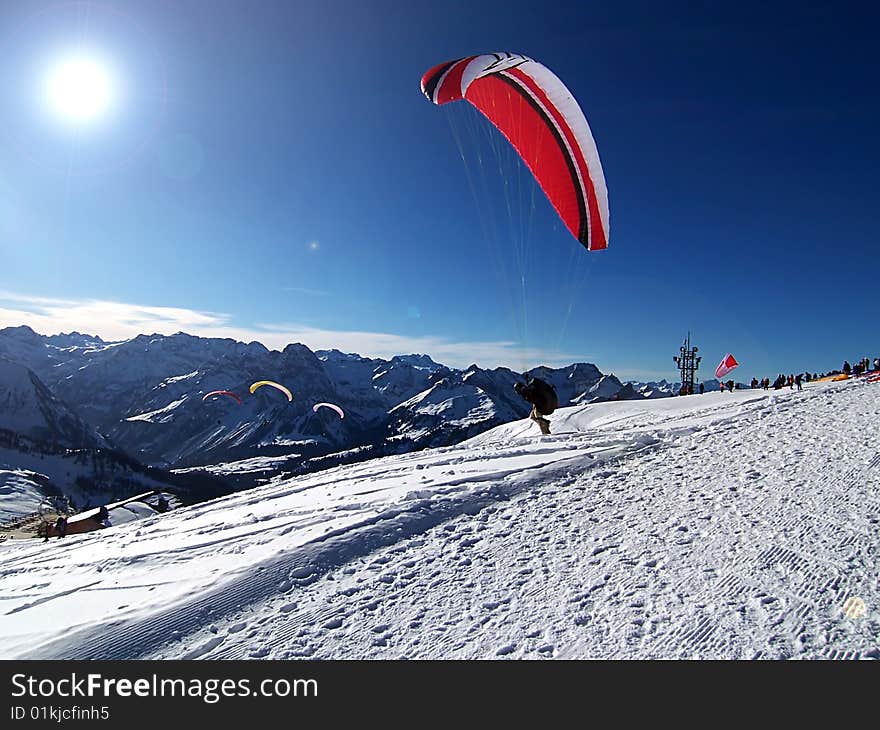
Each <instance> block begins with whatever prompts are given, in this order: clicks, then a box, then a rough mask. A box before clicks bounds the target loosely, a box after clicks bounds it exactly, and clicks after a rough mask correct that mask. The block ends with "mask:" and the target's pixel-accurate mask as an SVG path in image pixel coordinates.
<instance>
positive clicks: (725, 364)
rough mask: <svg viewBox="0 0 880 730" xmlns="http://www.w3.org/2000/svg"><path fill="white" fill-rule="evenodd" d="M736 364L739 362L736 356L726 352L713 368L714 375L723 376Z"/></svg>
mask: <svg viewBox="0 0 880 730" xmlns="http://www.w3.org/2000/svg"><path fill="white" fill-rule="evenodd" d="M737 366H739V363H738V362H737V361H736V358H735V357H734V356H733V355H731V354H730V353H729V352H728V353H727V354H726V355H725V356H724V357H723V358H721V362H720V363H719V364H718V367H717V368H715V377H716V378H723V377H724V376H725V375H727V373H729V372H730V371H731V370H733V369H734V368H736V367H737Z"/></svg>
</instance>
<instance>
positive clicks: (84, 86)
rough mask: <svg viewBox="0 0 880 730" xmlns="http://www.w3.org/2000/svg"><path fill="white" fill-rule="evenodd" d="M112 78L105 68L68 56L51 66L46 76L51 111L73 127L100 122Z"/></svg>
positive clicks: (87, 58)
mask: <svg viewBox="0 0 880 730" xmlns="http://www.w3.org/2000/svg"><path fill="white" fill-rule="evenodd" d="M113 91H114V89H113V78H112V75H111V73H110V70H109V69H108V68H107V66H106V65H105V64H103V63H102V62H101V61H99V60H98V59H96V58H93V57H90V56H82V55H81V56H71V57H68V58H65V59H62V60H60V61H58V62H57V63H55V64H54V65H53V66H52V67H51V68H50V69H49V72H48V74H47V76H46V97H47V101H48V103H49V107H50V108H51V110H52V111H53V112H54V113H55V114H56V115H58V116H59V117H61V118H62V119H64V120H65V121H68V122H73V123H77V124H82V123H87V122H92V121H95V120H97V119H100V118H101V117H102V116H103V115H105V114H106V113H107V111H108V110H109V108H110V106H111V104H112V101H113Z"/></svg>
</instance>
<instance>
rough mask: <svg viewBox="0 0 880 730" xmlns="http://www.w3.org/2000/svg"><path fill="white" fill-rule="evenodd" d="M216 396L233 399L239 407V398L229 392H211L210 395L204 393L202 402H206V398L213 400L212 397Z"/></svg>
mask: <svg viewBox="0 0 880 730" xmlns="http://www.w3.org/2000/svg"><path fill="white" fill-rule="evenodd" d="M218 395H225V396H228V397H229V398H235V400H236V402H237V403H238V405H241V398H239V397H238V396H237V395H236V394H235V393H233V392H232V391H229V390H212V391H211V392H210V393H205V395H203V396H202V401H206V400H208V398H213V397H214V396H218Z"/></svg>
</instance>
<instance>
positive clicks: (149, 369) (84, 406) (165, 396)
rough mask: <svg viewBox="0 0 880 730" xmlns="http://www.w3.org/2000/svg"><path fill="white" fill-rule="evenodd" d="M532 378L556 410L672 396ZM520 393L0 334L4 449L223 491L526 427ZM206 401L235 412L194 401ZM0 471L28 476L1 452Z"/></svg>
mask: <svg viewBox="0 0 880 730" xmlns="http://www.w3.org/2000/svg"><path fill="white" fill-rule="evenodd" d="M531 373H532V374H533V375H536V376H538V377H541V378H543V379H545V380H547V381H548V382H550V383H552V384H553V385H554V387H555V388H556V390H557V392H558V394H559V400H560V406H561V407H565V406H568V405H581V404H586V403H596V402H603V401H609V400H641V399H644V398H656V397H663V396H668V395H671V394H672V393H673V390H672V388H671V387H670V386H669V384H668V383H666V382H665V381H663V382H662V383H660V384H653V383H652V384H646V385H642V384H633V383H626V384H624V383H621V381H620V380H618V379H617V378H616V377H615V376H614V375H606V374H603V373H602V372H601V371H600V370H599V369H598V368H597V367H596V366H595V365H592V364H587V363H575V364H573V365H569V366H568V367H564V368H548V367H543V366H542V367H537V368H535V369H533V370H532V371H531ZM262 379H268V380H273V381H277V382H279V383H283V384H285V385H286V386H287V387H289V388H290V389H291V390H292V391H293V394H294V398H293V401H292V402H288V401H287V399H286V398H285V397H284V396H283V395H282V394H281V393H280V392H278V391H277V390H275V389H273V388H262V389H259V390H257V391H256V392H255V393H254V394H250V393H249V390H248V389H249V386H250V385H251V384H252V383H253V382H255V381H257V380H262ZM521 380H522V376H521V375H520V374H517V373H514V372H513V371H511V370H509V369H508V368H503V367H499V368H495V369H491V370H488V369H483V368H480V367H478V366H477V365H476V364H474V365H471V366H470V367H468V368H466V369H464V370H459V369H454V368H449V367H446V366H444V365H441V364H439V363H437V362H435V361H434V360H432V359H431V358H430V357H429V356H428V355H423V354H422V355H400V356H397V357H393V358H391V359H390V360H385V359H381V358H368V357H362V356H360V355H356V354H347V353H342V352H339V351H338V350H321V351H317V352H313V351H312V350H310V349H309V348H308V347H306V346H305V345H302V344H290V345H288V346H287V347H285V348H284V349H283V350H282V351H280V352H279V351H274V350H269V349H267V348H266V347H264V346H263V345H262V344H260V343H258V342H251V343H243V342H236V341H234V340H231V339H208V338H202V337H195V336H192V335H187V334H184V333H178V334H175V335H171V336H165V335H139V336H138V337H134V338H132V339H130V340H126V341H121V342H105V341H103V340H101V339H100V338H99V337H94V336H90V335H84V334H80V333H77V332H73V333H70V334H66V335H54V336H44V335H40V334H37V333H36V332H34V331H33V330H31V329H30V328H28V327H25V326H22V327H10V328H6V329H3V330H0V429H2V430H4V431H6V432H8V434H11V435H10V436H9V438H7V441H9V440H10V439H12V438H13V437H14V436H16V437H19V436H20V437H22V438H25V439H27V440H28V441H29V443H31V445H32V446H33V444H44V445H47V448H48V450H49V451H50V452H51V453H53V454H54V455H58V454H59V453H61V452H63V451H64V450H65V449H82V448H91V449H103V450H105V451H108V452H119V453H124V454H126V455H128V456H130V457H131V458H132V459H134V460H136V461H137V462H139V463H142V464H147V465H151V466H153V467H160V468H162V469H171V468H174V469H178V470H184V469H185V470H187V473H189V474H192V468H193V467H210V472H211V473H212V474H214V475H215V476H217V477H220V478H225V479H226V481H227V483H228V484H229V485H230V488H235V489H240V488H244V487H247V486H252V485H254V484H259V483H264V482H265V481H266V480H267V479H268V478H270V477H271V476H273V475H276V474H285V473H286V474H289V475H292V474H297V473H305V472H311V471H315V470H318V469H322V468H327V467H329V466H334V465H336V464H340V463H348V462H354V461H362V460H364V459H366V458H372V457H376V456H382V455H388V454H394V453H405V452H408V451H413V450H417V449H421V448H425V447H430V446H449V445H452V444H455V443H458V442H460V441H462V440H464V439H466V438H470V437H472V436H475V435H477V434H479V433H482V432H483V431H486V430H488V429H490V428H492V427H494V426H497V425H499V424H502V423H507V422H510V421H513V420H517V419H519V418H522V417H524V416H525V415H527V414H528V412H529V409H530V405H529V404H528V403H526V402H525V401H524V400H522V399H521V398H520V397H519V396H518V395H517V394H516V392H515V391H514V390H513V385H514V383H515V382H517V381H521ZM214 390H225V391H230V392H233V393H235V394H237V395H239V396H240V397H241V399H242V402H241V404H239V403H238V402H236V400H234V399H232V398H227V397H218V398H214V399H208V400H203V396H204V395H205V394H207V393H209V392H211V391H214ZM319 402H329V403H335V404H337V405H339V406H340V407H341V408H342V409H343V411H344V412H345V417H344V418H339V416H338V415H337V414H336V413H334V412H333V411H332V410H330V409H319V410H318V411H317V412H315V411H314V410H313V406H314V405H315V404H316V403H319ZM24 462H28V463H24ZM0 467H6V468H9V469H19V468H28V469H30V468H33V465H32V464H30V462H29V461H28V460H27V459H15V458H12V457H9V455H8V453H7V458H6V459H5V461H4V462H3V463H0ZM80 476H81V475H80ZM59 486H60V487H61V488H64V486H65V485H59Z"/></svg>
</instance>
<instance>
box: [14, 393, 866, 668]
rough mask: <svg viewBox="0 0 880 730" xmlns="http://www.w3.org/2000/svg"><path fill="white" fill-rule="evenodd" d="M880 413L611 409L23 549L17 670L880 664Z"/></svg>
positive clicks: (714, 401) (770, 400) (855, 407)
mask: <svg viewBox="0 0 880 730" xmlns="http://www.w3.org/2000/svg"><path fill="white" fill-rule="evenodd" d="M878 414H880V384H878V385H872V384H868V383H865V382H853V381H850V382H845V383H831V384H825V383H822V384H814V385H810V386H807V387H806V389H805V390H804V392H802V393H798V392H792V391H788V390H784V391H776V392H774V391H769V392H764V391H741V392H736V393H723V394H722V393H711V394H706V395H704V396H690V397H685V398H675V399H660V400H643V401H636V402H618V403H604V404H595V405H585V406H580V407H572V408H566V409H561V410H560V411H558V412H557V414H556V415H554V417H553V418H552V419H551V421H552V424H553V428H554V433H553V435H551V436H547V437H541V436H539V435H537V428H536V427H535V425H534V424H532V423H531V422H530V421H527V420H525V421H518V422H515V423H511V424H506V425H504V426H500V427H498V428H495V429H493V430H492V431H490V432H488V433H485V434H481V435H480V436H477V437H475V438H473V439H471V440H470V441H468V442H466V443H463V444H459V445H457V446H453V447H446V448H438V449H430V450H425V451H421V452H418V453H412V454H406V455H400V456H395V457H386V458H382V459H377V460H373V461H369V462H365V463H360V464H356V465H350V466H343V467H340V468H336V469H331V470H328V471H325V472H321V473H319V474H312V475H308V476H305V477H299V478H296V479H287V480H280V479H279V480H275V481H273V482H272V483H271V484H269V485H266V486H263V487H259V488H256V489H253V490H250V491H247V492H241V493H238V494H235V495H231V496H227V497H223V498H221V499H218V500H215V501H213V502H208V503H203V504H200V505H196V506H193V507H189V508H183V509H180V510H178V511H175V512H172V513H170V514H167V515H163V516H156V517H151V518H147V519H144V520H141V521H139V522H137V523H134V524H132V525H121V526H119V527H113V528H110V529H108V530H105V531H102V532H101V533H93V534H89V535H82V536H76V537H72V538H66V539H65V540H63V541H61V540H54V541H52V542H50V543H49V544H45V545H44V544H42V543H21V542H19V543H18V544H9V543H6V544H2V545H0V552H2V560H0V657H2V658H12V657H54V658H60V657H95V658H99V657H100V658H105V659H116V658H147V657H176V658H195V657H206V658H246V657H267V658H279V659H284V658H293V657H306V656H308V657H316V658H359V657H373V658H398V657H402V656H406V657H410V658H420V657H443V658H453V657H457V658H466V657H487V658H491V657H533V658H541V657H547V658H549V657H565V658H575V657H603V658H628V657H630V658H631V657H725V658H751V657H830V658H837V657H873V658H878V657H880V649H878V647H877V643H876V632H877V629H878V622H880V612H878V605H880V584H878V581H877V575H876V566H877V558H878V550H880V548H878V545H877V540H876V534H877V526H878V524H880V434H878V431H877V429H876V419H877V416H878ZM856 599H857V600H856ZM859 601H861V602H863V603H862V604H860V603H859ZM844 606H846V607H847V610H848V612H849V615H847V613H846V612H845V609H844ZM861 606H864V607H865V611H864V614H863V615H862V614H861Z"/></svg>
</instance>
